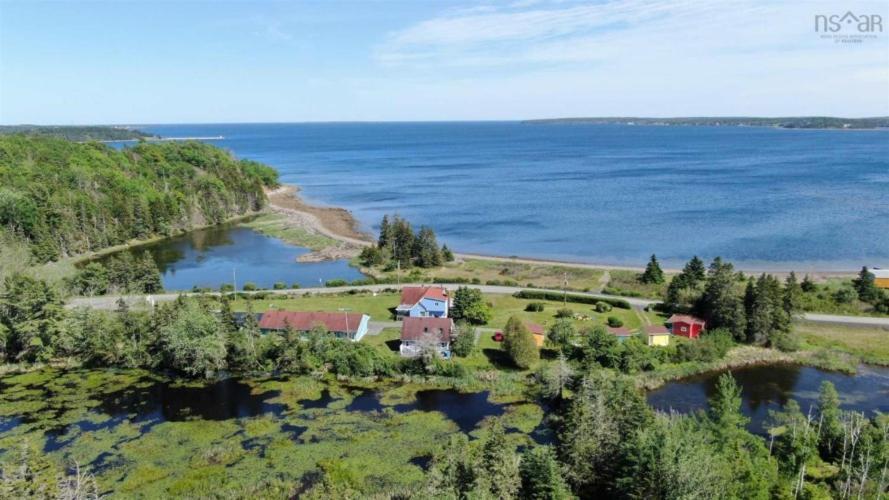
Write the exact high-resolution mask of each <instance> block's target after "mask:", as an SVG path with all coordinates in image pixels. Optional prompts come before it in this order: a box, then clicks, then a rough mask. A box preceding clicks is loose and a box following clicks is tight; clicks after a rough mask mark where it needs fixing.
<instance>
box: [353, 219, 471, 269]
mask: <svg viewBox="0 0 889 500" xmlns="http://www.w3.org/2000/svg"><path fill="white" fill-rule="evenodd" d="M359 259H360V261H361V263H362V264H363V265H365V266H367V267H373V266H384V268H385V269H386V270H393V269H395V268H396V267H401V268H402V269H407V268H410V267H413V266H417V267H423V268H430V267H438V266H440V265H442V264H443V263H445V262H451V261H453V260H454V254H453V252H452V251H451V250H450V249H449V248H448V246H447V245H442V246H441V247H439V246H438V241H437V240H436V237H435V231H433V230H432V229H431V228H429V227H427V226H423V227H421V228H420V230H419V231H418V232H416V233H415V232H414V229H413V227H411V223H410V222H408V221H407V220H406V219H404V218H402V217H399V216H398V215H393V216H392V217H391V218H390V217H389V215H384V216H383V219H382V221H381V222H380V235H379V237H378V238H377V244H376V246H370V247H365V248H364V249H363V250H362V251H361V254H360V255H359Z"/></svg>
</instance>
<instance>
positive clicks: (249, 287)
mask: <svg viewBox="0 0 889 500" xmlns="http://www.w3.org/2000/svg"><path fill="white" fill-rule="evenodd" d="M255 290H259V287H258V286H256V283H253V282H252V281H248V282H247V283H244V291H245V292H252V291H255Z"/></svg>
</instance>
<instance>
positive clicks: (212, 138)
mask: <svg viewBox="0 0 889 500" xmlns="http://www.w3.org/2000/svg"><path fill="white" fill-rule="evenodd" d="M224 139H225V137H223V136H221V135H215V136H208V137H144V138H139V139H107V140H103V141H96V142H105V143H108V142H143V141H144V142H165V141H221V140H224Z"/></svg>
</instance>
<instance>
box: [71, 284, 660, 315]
mask: <svg viewBox="0 0 889 500" xmlns="http://www.w3.org/2000/svg"><path fill="white" fill-rule="evenodd" d="M406 285H420V283H403V284H401V285H360V286H339V287H324V288H295V289H286V290H261V291H256V292H239V293H247V294H256V293H271V294H276V295H305V294H309V293H312V294H316V293H342V292H348V291H349V290H368V291H372V292H379V291H382V290H386V289H397V288H400V287H401V286H406ZM442 286H444V287H445V288H447V289H448V290H456V289H457V288H458V287H461V286H465V287H469V288H477V289H479V290H481V291H482V293H496V294H512V293H515V292H518V291H521V290H536V291H544V292H555V293H562V291H561V290H549V289H543V288H522V287H513V286H493V285H442ZM569 293H570V294H571V295H583V296H586V297H599V298H610V299H623V300H626V301H627V302H629V303H630V305H632V306H635V307H645V306H648V305H650V304H654V303H655V302H656V301H654V300H648V299H637V298H630V297H616V296H614V295H606V294H601V293H584V292H569ZM210 294H213V295H218V292H211V293H210ZM180 295H186V296H188V295H197V294H195V293H191V292H187V293H161V294H156V295H103V296H101V297H76V298H73V299H71V300H69V301H68V307H81V306H84V307H92V308H95V309H115V308H116V307H117V302H118V300H120V299H121V298H122V299H124V301H126V303H127V304H129V305H131V306H139V305H145V304H149V303H152V302H155V303H156V302H169V301H171V300H175V299H176V297H179V296H180Z"/></svg>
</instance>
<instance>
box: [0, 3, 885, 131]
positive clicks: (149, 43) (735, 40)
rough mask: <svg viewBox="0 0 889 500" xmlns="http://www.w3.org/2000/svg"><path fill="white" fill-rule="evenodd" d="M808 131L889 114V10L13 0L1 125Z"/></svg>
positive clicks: (0, 55)
mask: <svg viewBox="0 0 889 500" xmlns="http://www.w3.org/2000/svg"><path fill="white" fill-rule="evenodd" d="M846 11H852V12H853V13H854V14H855V15H856V16H857V15H860V14H867V15H878V16H881V19H882V32H880V31H875V32H873V33H872V34H871V35H872V36H871V37H869V38H865V39H861V38H856V39H855V40H857V41H854V42H850V40H852V38H850V37H853V36H857V35H858V34H859V33H858V32H857V31H855V30H854V29H853V27H849V26H843V27H842V30H841V31H840V32H839V33H837V34H836V35H838V36H834V34H825V33H818V32H816V31H815V23H816V21H815V16H816V15H835V14H838V15H842V14H844V13H845V12H846ZM843 37H845V38H843ZM799 115H831V116H844V117H861V116H886V115H889V2H886V1H879V2H854V1H853V2H848V1H818V0H814V1H812V0H806V1H795V0H768V1H759V0H622V1H618V0H612V1H607V0H606V1H582V2H581V1H566V0H549V1H547V0H512V1H505V2H456V1H447V0H412V1H384V0H364V1H341V0H324V1H322V0H318V1H304V2H297V1H293V2H274V1H254V2H232V1H225V0H222V1H191V2H179V1H177V2H173V1H160V0H158V1H127V0H118V1H113V2H88V1H54V2H47V1H41V0H27V1H21V0H0V123H3V124H16V123H35V124H93V123H109V124H110V123H115V124H138V123H214V122H310V121H390V120H392V121H395V120H406V121H411V120H513V119H530V118H550V117H565V116H654V117H667V116H799Z"/></svg>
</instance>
